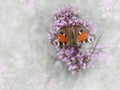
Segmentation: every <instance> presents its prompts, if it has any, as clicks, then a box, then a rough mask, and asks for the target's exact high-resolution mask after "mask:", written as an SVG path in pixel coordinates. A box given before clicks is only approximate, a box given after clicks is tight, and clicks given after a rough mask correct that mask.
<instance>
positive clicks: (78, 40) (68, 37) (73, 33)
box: [53, 26, 95, 47]
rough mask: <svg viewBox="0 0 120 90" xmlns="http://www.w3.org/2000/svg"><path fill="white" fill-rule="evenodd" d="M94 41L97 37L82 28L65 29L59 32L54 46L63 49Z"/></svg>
mask: <svg viewBox="0 0 120 90" xmlns="http://www.w3.org/2000/svg"><path fill="white" fill-rule="evenodd" d="M94 39H95V36H94V35H92V34H90V32H89V31H88V30H86V29H85V28H83V27H82V26H73V27H64V28H61V29H60V30H59V31H58V32H57V35H56V40H55V41H54V42H53V44H54V45H56V46H62V47H63V46H67V45H76V44H77V45H81V44H83V43H86V42H92V41H93V40H94Z"/></svg>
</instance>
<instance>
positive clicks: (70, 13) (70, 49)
mask: <svg viewBox="0 0 120 90" xmlns="http://www.w3.org/2000/svg"><path fill="white" fill-rule="evenodd" d="M54 20H55V23H54V30H52V31H51V32H50V34H49V35H48V39H49V41H50V42H51V43H53V41H54V40H55V39H56V35H57V32H58V31H59V30H60V29H61V28H64V27H71V26H80V25H82V26H83V27H84V28H85V29H87V30H88V31H89V32H90V33H91V34H95V33H96V26H95V25H93V24H92V23H90V22H87V21H85V20H83V19H79V12H78V11H77V10H75V9H73V8H72V7H65V8H61V9H59V10H58V11H56V12H55V13H54ZM82 46H83V45H77V44H76V45H71V44H70V45H67V46H64V48H60V47H59V46H56V49H57V55H58V56H59V59H60V60H61V61H62V62H64V63H66V64H67V65H68V70H69V71H71V72H72V73H73V74H74V73H78V72H80V71H82V70H85V69H87V68H90V67H92V66H93V62H92V61H93V60H96V59H97V57H98V56H99V57H103V56H104V54H103V55H102V50H98V49H96V47H95V48H93V47H90V48H89V49H85V52H83V50H82V49H83V48H82Z"/></svg>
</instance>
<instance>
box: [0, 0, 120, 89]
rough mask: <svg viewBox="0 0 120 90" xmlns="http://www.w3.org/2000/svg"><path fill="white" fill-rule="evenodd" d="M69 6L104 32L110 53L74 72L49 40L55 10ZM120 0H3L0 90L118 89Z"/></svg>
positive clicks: (0, 22) (0, 41) (0, 19)
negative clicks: (108, 59) (73, 73)
mask: <svg viewBox="0 0 120 90" xmlns="http://www.w3.org/2000/svg"><path fill="white" fill-rule="evenodd" d="M64 6H73V7H74V8H75V9H79V10H80V17H81V18H83V19H86V20H89V21H91V22H93V23H95V24H96V25H97V26H98V29H97V34H98V35H99V34H100V33H102V32H104V35H103V37H102V39H101V42H100V43H101V44H105V45H106V46H107V47H109V48H106V51H107V52H108V53H109V54H110V55H111V58H110V61H109V63H106V62H104V61H103V62H102V61H100V62H98V63H96V64H95V66H94V67H93V68H91V69H89V70H86V71H84V72H83V73H82V74H80V75H72V74H71V73H70V72H69V71H68V70H67V67H66V65H64V63H61V61H60V60H59V59H58V56H57V55H56V50H55V48H54V47H53V46H52V45H51V44H50V43H49V42H48V39H47V35H48V33H49V28H50V27H51V26H52V25H53V23H54V21H53V16H52V12H54V11H55V10H58V9H59V8H61V7H64ZM119 45H120V0H0V90H119V89H120V70H119V68H120V47H119Z"/></svg>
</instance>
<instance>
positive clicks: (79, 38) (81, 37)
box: [77, 31, 88, 42]
mask: <svg viewBox="0 0 120 90" xmlns="http://www.w3.org/2000/svg"><path fill="white" fill-rule="evenodd" d="M87 38H88V33H87V32H85V31H84V32H82V33H81V34H80V35H79V36H78V38H77V42H82V41H85V40H86V39H87Z"/></svg>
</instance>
